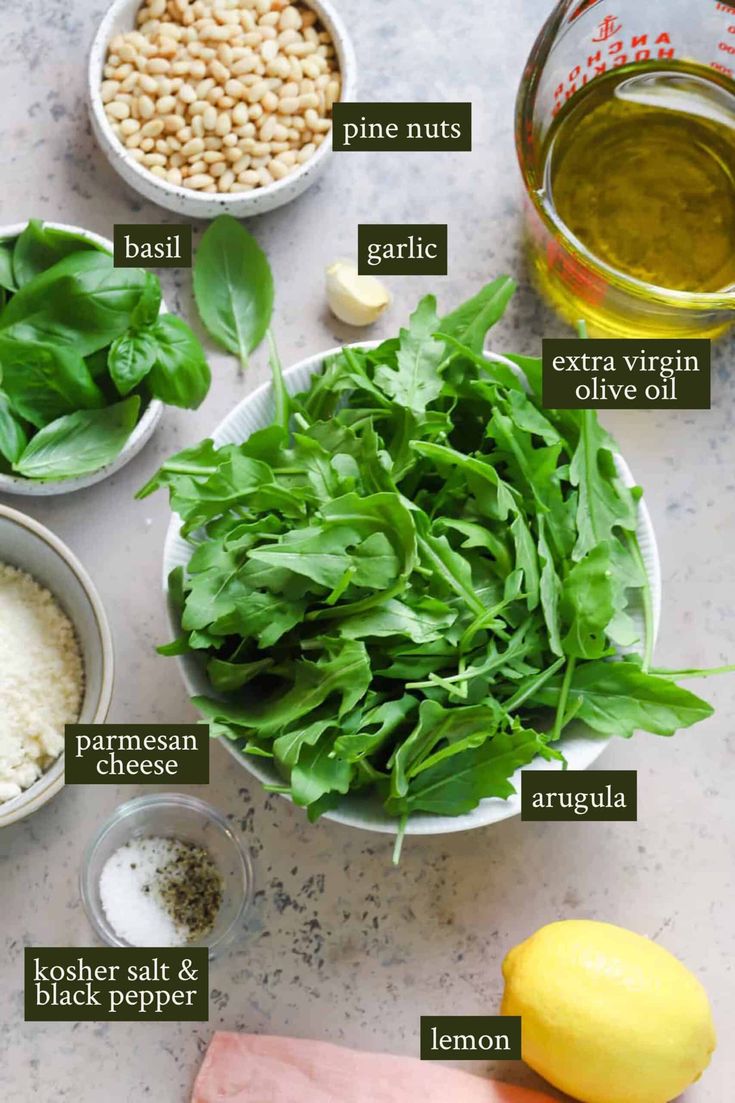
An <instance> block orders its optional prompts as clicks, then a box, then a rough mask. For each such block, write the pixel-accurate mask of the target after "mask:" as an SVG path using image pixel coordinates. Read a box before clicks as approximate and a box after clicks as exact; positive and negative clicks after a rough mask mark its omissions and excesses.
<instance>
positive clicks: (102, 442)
mask: <svg viewBox="0 0 735 1103" xmlns="http://www.w3.org/2000/svg"><path fill="white" fill-rule="evenodd" d="M139 408H140V399H139V398H138V397H137V395H134V396H133V397H132V398H126V399H125V400H124V401H123V402H118V403H117V405H116V406H107V407H106V408H105V409H103V410H79V411H77V413H75V414H67V415H66V417H60V418H59V419H58V420H57V421H52V422H51V423H50V424H49V425H46V426H45V427H44V428H43V429H41V430H40V432H38V433H36V435H35V436H34V437H33V438H32V440H31V441H30V443H29V444H28V447H27V448H26V449H25V450H24V452H23V454H22V455H21V457H20V459H19V460H17V461H16V463H14V464H13V468H14V470H15V471H17V472H18V474H19V475H25V476H26V477H27V478H31V479H70V478H73V477H75V476H77V475H87V474H89V473H90V472H92V471H98V470H99V468H100V467H105V466H106V464H108V463H111V462H112V461H113V460H114V459H115V457H116V456H117V455H118V453H119V452H120V450H121V449H122V447H123V445H124V444H125V442H126V440H127V439H128V437H129V436H130V434H131V433H132V431H133V429H134V428H135V423H136V421H137V420H138V410H139Z"/></svg>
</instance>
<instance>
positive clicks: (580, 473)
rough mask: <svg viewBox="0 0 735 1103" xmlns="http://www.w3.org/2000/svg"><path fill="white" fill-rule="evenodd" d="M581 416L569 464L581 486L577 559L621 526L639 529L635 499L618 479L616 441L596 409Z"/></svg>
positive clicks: (575, 480)
mask: <svg viewBox="0 0 735 1103" xmlns="http://www.w3.org/2000/svg"><path fill="white" fill-rule="evenodd" d="M581 419H582V421H581V434H580V438H579V444H578V445H577V449H576V451H575V453H574V456H573V458H572V463H571V466H570V468H569V478H570V481H571V483H572V486H575V487H578V488H579V502H578V505H577V532H578V535H577V543H576V545H575V547H574V558H575V559H576V560H579V559H582V558H583V557H584V556H585V555H586V554H587V553H588V552H590V551H592V550H593V548H596V547H597V545H598V544H601V543H602V542H603V541H604V540H609V539H610V538H611V537H612V536H613V535H614V534H615V532H616V530H617V529H623V530H625V531H627V532H635V529H636V508H635V499H634V497H633V494H632V493H631V491H630V490H628V489H627V488H626V487H624V486H623V485H622V484H621V483H620V480H619V479H618V474H617V470H616V468H615V460H614V459H613V454H612V450H611V444H612V441H611V440H610V438H609V436H608V435H607V433H606V432H605V430H604V429H603V428H602V426H601V425H600V423H599V421H598V420H597V417H596V415H595V412H594V411H593V410H583V411H581Z"/></svg>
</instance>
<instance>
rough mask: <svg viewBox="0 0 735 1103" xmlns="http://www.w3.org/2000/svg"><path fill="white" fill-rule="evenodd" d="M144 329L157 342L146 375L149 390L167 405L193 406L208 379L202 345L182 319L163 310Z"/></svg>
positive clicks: (197, 401) (202, 393)
mask: <svg viewBox="0 0 735 1103" xmlns="http://www.w3.org/2000/svg"><path fill="white" fill-rule="evenodd" d="M147 332H148V333H149V334H150V336H151V337H152V339H153V340H154V341H155V342H156V344H157V346H158V351H157V354H156V360H155V363H154V365H153V367H152V368H151V371H150V374H149V375H148V385H149V386H150V389H151V393H152V394H153V395H154V396H155V397H156V398H160V399H161V401H162V402H166V403H168V405H169V406H185V407H188V408H189V409H196V407H197V406H199V405H200V404H201V403H202V402H203V401H204V399H205V397H206V395H207V391H208V390H209V384H210V383H211V380H212V376H211V373H210V371H209V364H208V363H207V361H206V358H205V356H204V351H203V349H202V346H201V345H200V344H199V342H198V341H197V339H196V337H195V336H194V334H193V333H192V331H191V330H190V329H189V327H188V325H187V324H186V322H183V321H182V320H181V318H177V317H175V315H173V314H164V315H163V316H162V317H161V318H159V320H158V321H157V322H156V324H155V325H154V326H152V327H151V328H150V330H148V331H147Z"/></svg>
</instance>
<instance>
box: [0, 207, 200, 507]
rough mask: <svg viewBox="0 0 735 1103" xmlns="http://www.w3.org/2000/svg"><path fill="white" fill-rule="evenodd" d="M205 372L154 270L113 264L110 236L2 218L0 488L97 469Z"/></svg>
mask: <svg viewBox="0 0 735 1103" xmlns="http://www.w3.org/2000/svg"><path fill="white" fill-rule="evenodd" d="M209 383H210V373H209V366H208V364H207V361H206V359H205V357H204V353H203V351H202V348H201V346H200V344H199V342H198V340H197V338H196V337H195V336H194V334H193V333H192V331H191V330H190V329H189V327H188V326H187V325H186V323H185V322H183V321H182V320H181V319H180V318H177V317H175V316H174V315H173V314H169V313H168V312H167V311H166V309H165V306H164V304H163V302H162V299H161V287H160V284H159V281H158V278H157V277H156V276H155V275H154V273H153V272H149V271H146V270H144V269H142V268H115V267H114V265H113V257H112V243H111V242H110V241H108V240H106V239H105V238H103V237H100V236H99V235H97V234H94V233H91V232H90V231H87V230H84V229H81V228H79V227H75V226H66V225H61V224H58V223H50V222H40V221H38V220H36V219H31V220H30V221H28V222H27V223H20V224H18V225H14V226H6V227H3V228H0V492H2V493H5V494H26V495H50V494H63V493H68V492H69V491H72V490H79V489H81V488H82V487H87V486H91V485H92V484H93V483H97V482H99V481H100V480H102V479H105V478H107V477H108V476H109V475H111V474H113V473H114V472H115V471H117V470H119V468H121V467H122V466H123V465H124V464H126V463H127V462H128V461H129V460H131V459H132V458H133V456H135V455H136V454H137V453H138V452H139V451H140V449H141V448H142V447H143V445H144V444H145V443H146V441H147V440H148V439H149V438H150V436H151V435H152V433H153V432H154V431H155V429H156V427H157V425H158V423H159V422H160V420H161V415H162V413H163V407H164V405H166V404H169V405H174V406H184V407H190V408H194V407H196V406H198V405H199V404H200V403H201V401H202V400H203V399H204V396H205V395H206V393H207V391H208V389H209Z"/></svg>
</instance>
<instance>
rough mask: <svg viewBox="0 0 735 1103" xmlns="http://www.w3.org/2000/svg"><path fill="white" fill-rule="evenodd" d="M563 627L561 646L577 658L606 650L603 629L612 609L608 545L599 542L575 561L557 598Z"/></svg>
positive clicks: (592, 656) (588, 656)
mask: <svg viewBox="0 0 735 1103" xmlns="http://www.w3.org/2000/svg"><path fill="white" fill-rule="evenodd" d="M561 613H562V617H563V618H564V621H565V623H566V625H567V626H568V627H567V633H566V635H565V636H564V640H563V647H564V653H565V654H566V655H573V656H574V657H575V658H577V659H600V658H602V656H603V655H604V654H605V653H606V651H608V650H609V648H608V644H607V640H606V634H605V629H606V628H607V626H608V624H609V623H610V621H611V620H612V618H613V615H614V613H615V601H614V585H613V579H612V571H611V567H610V548H609V546H608V544H599V545H598V546H597V547H596V548H593V549H592V551H590V552H587V555H586V556H585V557H584V559H582V560H580V561H579V563H575V564H574V566H573V567H572V569H571V570H570V572H569V574H568V575H567V577H566V578H565V579H564V586H563V591H562V598H561Z"/></svg>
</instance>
